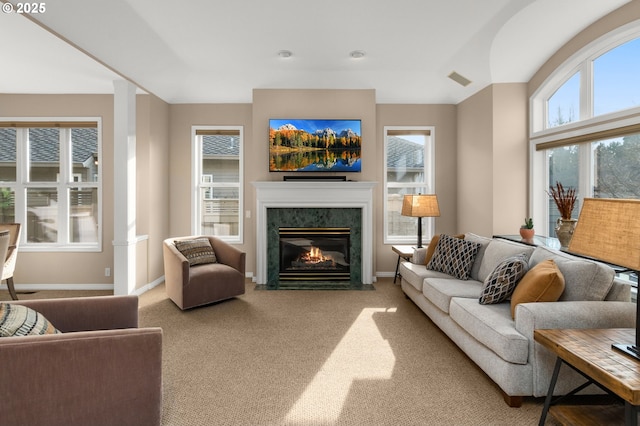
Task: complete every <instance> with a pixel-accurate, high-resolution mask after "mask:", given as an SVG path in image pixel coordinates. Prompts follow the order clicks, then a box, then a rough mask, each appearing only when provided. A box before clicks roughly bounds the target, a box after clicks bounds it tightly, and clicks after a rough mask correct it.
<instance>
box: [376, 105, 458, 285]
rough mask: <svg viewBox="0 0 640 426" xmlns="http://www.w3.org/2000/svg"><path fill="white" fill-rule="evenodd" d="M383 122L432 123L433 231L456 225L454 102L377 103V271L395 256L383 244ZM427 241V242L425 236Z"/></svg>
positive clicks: (453, 229) (445, 230) (386, 268)
mask: <svg viewBox="0 0 640 426" xmlns="http://www.w3.org/2000/svg"><path fill="white" fill-rule="evenodd" d="M385 126H434V127H435V137H434V140H435V164H436V166H435V188H436V194H437V195H438V204H439V205H440V217H438V218H436V219H435V232H436V233H448V234H453V233H456V232H458V227H457V218H456V211H457V197H456V193H457V173H456V170H457V165H456V151H457V144H456V138H457V133H456V107H455V105H415V104H414V105H396V104H379V105H378V106H377V123H376V140H377V142H376V144H377V148H376V149H377V150H378V151H379V152H380V159H379V161H380V163H379V165H378V173H377V174H376V178H375V180H376V181H377V182H379V183H380V185H379V188H378V192H379V194H380V197H379V202H378V203H377V204H376V209H377V210H378V211H379V212H380V214H379V215H378V217H377V220H376V222H375V233H376V234H377V235H378V238H377V244H376V252H377V271H383V272H388V271H394V270H395V267H396V261H397V259H398V257H397V255H395V254H394V253H393V252H392V251H391V246H390V245H387V244H384V234H383V232H384V223H383V221H384V216H383V214H382V211H383V207H384V206H383V202H384V200H383V196H382V195H383V191H384V188H383V187H382V184H383V182H384V175H383V172H384V169H383V164H382V161H383V158H384V157H383V156H382V152H383V150H384V127H385ZM426 238H427V241H425V242H427V243H428V236H427V237H426Z"/></svg>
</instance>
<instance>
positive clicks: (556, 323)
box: [515, 301, 636, 338]
mask: <svg viewBox="0 0 640 426" xmlns="http://www.w3.org/2000/svg"><path fill="white" fill-rule="evenodd" d="M515 321H516V329H517V330H518V331H519V332H520V333H522V334H523V335H525V336H527V337H530V338H533V330H535V329H542V328H631V327H635V326H636V323H635V321H636V305H635V303H631V302H615V301H611V302H605V301H566V302H538V303H521V304H519V305H518V306H516V318H515Z"/></svg>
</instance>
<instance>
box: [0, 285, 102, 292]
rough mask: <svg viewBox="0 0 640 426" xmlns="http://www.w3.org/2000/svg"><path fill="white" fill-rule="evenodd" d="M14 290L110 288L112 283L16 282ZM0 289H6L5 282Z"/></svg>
mask: <svg viewBox="0 0 640 426" xmlns="http://www.w3.org/2000/svg"><path fill="white" fill-rule="evenodd" d="M15 288H16V291H17V292H20V291H42V290H112V291H113V284H16V285H15ZM0 289H2V290H8V288H7V285H6V284H2V285H0Z"/></svg>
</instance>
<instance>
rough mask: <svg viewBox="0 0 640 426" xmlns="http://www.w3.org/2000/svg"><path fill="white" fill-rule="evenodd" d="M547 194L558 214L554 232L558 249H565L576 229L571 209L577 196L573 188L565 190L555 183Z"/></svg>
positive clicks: (558, 183)
mask: <svg viewBox="0 0 640 426" xmlns="http://www.w3.org/2000/svg"><path fill="white" fill-rule="evenodd" d="M548 194H549V195H550V196H551V198H553V201H555V203H556V206H557V207H558V211H559V212H560V217H559V218H558V221H557V222H556V228H555V231H556V236H557V237H558V240H559V241H560V247H561V248H563V249H566V248H567V247H569V243H570V242H571V237H572V236H573V230H574V229H575V227H576V222H577V220H576V219H572V218H571V214H572V213H573V208H574V207H575V205H576V200H577V198H578V196H577V195H576V190H575V188H571V187H568V188H565V187H564V186H563V185H562V184H561V183H560V182H556V185H555V186H550V187H549V192H548Z"/></svg>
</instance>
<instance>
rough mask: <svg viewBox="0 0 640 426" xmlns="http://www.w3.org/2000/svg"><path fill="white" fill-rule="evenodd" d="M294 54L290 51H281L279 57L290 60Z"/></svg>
mask: <svg viewBox="0 0 640 426" xmlns="http://www.w3.org/2000/svg"><path fill="white" fill-rule="evenodd" d="M291 55H293V53H291V51H290V50H281V51H279V52H278V56H280V57H281V58H290V57H291Z"/></svg>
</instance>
